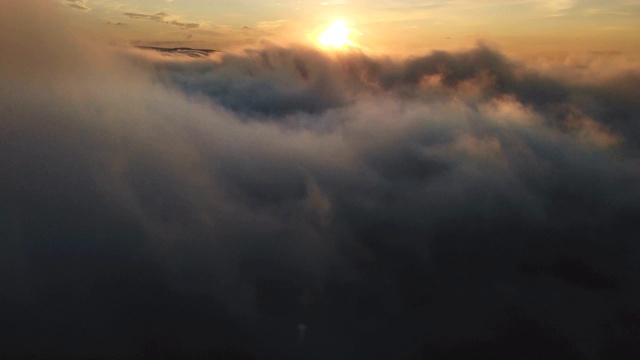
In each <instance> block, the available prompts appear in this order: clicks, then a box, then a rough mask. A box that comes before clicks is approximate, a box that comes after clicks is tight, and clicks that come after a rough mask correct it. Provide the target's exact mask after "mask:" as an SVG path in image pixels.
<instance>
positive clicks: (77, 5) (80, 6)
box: [65, 0, 91, 11]
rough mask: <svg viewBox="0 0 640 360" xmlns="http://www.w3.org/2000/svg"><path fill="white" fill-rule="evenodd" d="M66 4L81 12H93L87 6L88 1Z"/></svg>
mask: <svg viewBox="0 0 640 360" xmlns="http://www.w3.org/2000/svg"><path fill="white" fill-rule="evenodd" d="M65 3H66V4H67V5H68V6H70V7H72V8H74V9H76V10H80V11H89V10H91V8H89V7H88V6H86V4H87V0H65Z"/></svg>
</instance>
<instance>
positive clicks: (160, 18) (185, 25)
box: [122, 12, 200, 29]
mask: <svg viewBox="0 0 640 360" xmlns="http://www.w3.org/2000/svg"><path fill="white" fill-rule="evenodd" d="M122 15H124V16H127V17H130V18H132V19H139V20H150V21H155V22H159V23H163V24H169V25H174V26H178V27H180V28H181V29H195V28H198V27H200V24H198V23H192V22H181V21H178V20H169V18H170V17H171V16H170V15H169V14H167V13H165V12H159V13H156V14H141V13H132V12H127V13H123V14H122Z"/></svg>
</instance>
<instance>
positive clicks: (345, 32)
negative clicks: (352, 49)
mask: <svg viewBox="0 0 640 360" xmlns="http://www.w3.org/2000/svg"><path fill="white" fill-rule="evenodd" d="M350 32H351V30H349V28H348V27H347V23H346V22H345V21H344V20H336V21H335V22H334V23H333V24H331V26H329V28H328V29H327V30H325V32H323V33H322V34H320V35H319V36H318V42H319V43H320V45H322V46H325V47H334V48H340V47H343V46H345V45H353V44H354V43H353V42H352V41H351V40H349V33H350Z"/></svg>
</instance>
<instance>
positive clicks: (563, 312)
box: [0, 1, 640, 359]
mask: <svg viewBox="0 0 640 360" xmlns="http://www.w3.org/2000/svg"><path fill="white" fill-rule="evenodd" d="M1 6H2V10H3V11H0V14H2V15H0V16H1V17H2V18H3V21H1V22H0V23H2V24H3V25H4V26H6V29H9V30H11V31H8V32H4V31H3V32H2V33H0V45H2V47H3V48H5V49H11V50H12V51H7V52H2V53H1V54H0V69H2V72H0V81H2V83H3V84H4V85H5V86H3V87H0V119H2V122H1V123H0V126H1V128H0V129H1V131H0V153H1V154H3V156H1V157H0V171H1V173H2V174H4V176H2V177H0V188H1V189H3V191H2V192H0V239H1V241H0V305H1V307H0V309H2V310H0V311H1V313H0V315H1V317H2V319H3V321H2V322H0V329H1V330H2V331H1V332H2V333H3V334H6V335H5V338H4V340H5V345H3V349H2V357H5V358H68V359H76V358H96V359H101V358H105V359H106V358H122V359H137V358H176V359H184V358H191V359H200V358H202V359H205V358H214V359H296V358H311V359H330V358H350V359H376V358H385V359H386V358H398V359H451V358H454V359H480V358H494V359H538V358H545V359H620V358H630V357H632V356H635V354H637V350H638V346H637V344H638V343H639V341H638V340H639V339H638V335H637V331H636V330H637V328H638V326H639V324H640V321H639V320H638V319H639V318H640V315H639V314H640V306H639V305H638V304H640V286H639V285H638V284H640V281H639V280H640V279H639V276H640V275H639V274H640V268H639V265H638V261H637V258H638V256H639V255H640V248H639V247H638V243H637V236H636V234H638V231H639V230H640V228H639V226H640V225H639V224H640V222H639V221H638V220H639V219H640V190H639V189H638V186H637V183H638V181H639V180H640V166H638V165H639V157H638V155H639V152H638V145H639V143H638V141H639V140H640V133H639V132H638V127H637V126H638V125H637V124H638V121H637V120H638V118H637V116H638V115H637V114H638V113H639V112H638V111H636V110H640V109H638V106H639V104H640V101H639V100H640V99H638V94H640V91H639V90H640V82H639V81H638V78H639V77H638V74H637V73H635V72H628V73H622V74H617V75H616V76H613V77H609V78H608V80H598V81H574V80H568V79H566V78H563V77H562V76H552V75H548V74H547V73H545V72H541V71H536V70H533V69H532V68H531V67H530V66H528V65H527V64H523V63H517V62H515V61H513V60H510V59H509V58H507V57H505V56H504V55H502V54H501V53H500V52H499V51H498V50H495V49H491V48H489V47H486V46H478V48H476V49H473V50H469V51H461V52H434V53H432V54H428V55H425V56H420V57H415V58H412V59H405V60H400V59H393V58H379V57H371V56H368V55H367V54H364V53H359V52H345V53H339V54H332V55H331V54H326V53H323V52H321V51H318V50H316V49H311V48H305V47H295V46H290V47H278V46H275V45H270V44H265V45H264V46H263V47H261V48H259V49H251V50H247V51H244V52H241V53H233V54H232V53H228V54H220V55H219V56H217V57H212V58H207V59H189V58H185V57H166V56H159V55H157V54H156V53H154V52H148V51H145V52H143V51H140V50H138V49H117V48H114V47H109V46H104V47H102V46H99V45H87V44H86V43H75V42H74V41H73V40H72V39H74V38H75V37H76V35H72V34H71V33H66V32H65V31H66V30H65V27H64V26H59V24H51V23H49V22H50V21H55V19H56V17H53V20H52V17H51V16H50V13H49V9H48V8H46V6H47V5H46V4H44V3H42V2H36V1H33V2H21V3H19V4H18V3H3V4H2V5H1ZM162 17H163V18H164V15H163V16H162ZM25 19H31V21H26V20H25ZM34 19H35V20H38V21H33V20H34ZM26 27H28V28H26ZM9 33H10V34H12V36H8V35H7V34H9ZM18 40H19V44H20V45H21V46H15V44H16V43H17V41H18ZM87 46H94V47H92V48H87ZM34 54H37V56H34ZM96 54H99V58H98V59H96V58H94V57H96ZM610 70H611V69H606V71H607V72H610ZM603 71H605V70H603ZM596 75H598V77H600V75H599V74H594V78H596ZM302 332H304V333H302Z"/></svg>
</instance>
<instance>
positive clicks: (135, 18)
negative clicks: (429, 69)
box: [62, 0, 640, 55]
mask: <svg viewBox="0 0 640 360" xmlns="http://www.w3.org/2000/svg"><path fill="white" fill-rule="evenodd" d="M62 5H66V6H69V7H71V8H73V9H75V10H78V11H79V12H82V14H77V16H76V17H75V19H74V20H75V21H77V22H82V23H84V24H85V26H86V27H87V28H88V29H90V30H91V31H94V32H96V33H98V34H101V35H103V36H108V37H111V38H112V39H114V40H119V41H135V42H142V43H148V44H150V43H156V44H171V45H179V44H183V45H186V44H191V45H194V46H202V47H208V48H214V49H220V50H224V49H227V48H229V47H232V46H234V45H246V44H250V43H256V42H258V41H260V40H263V39H266V38H269V39H271V40H272V41H279V42H301V43H304V42H313V41H314V40H315V36H316V34H317V33H318V31H322V29H324V28H326V27H327V26H329V25H330V24H331V23H332V22H334V21H335V20H338V19H341V20H344V21H346V22H347V23H348V25H349V27H350V28H351V29H352V30H353V31H352V37H353V41H354V42H357V43H358V44H359V45H360V46H362V47H365V48H367V49H368V50H369V51H380V52H386V53H389V52H394V53H398V54H412V55H415V54H416V53H417V52H419V51H426V50H430V49H434V48H441V49H452V48H461V47H467V48H468V47H472V46H474V45H475V43H476V42H477V41H478V40H483V41H486V42H491V43H495V44H496V45H499V46H502V47H505V48H508V49H509V50H510V51H512V52H515V53H527V54H533V53H538V52H557V51H583V52H584V51H622V52H631V53H635V54H637V53H638V52H639V51H640V49H639V47H638V44H639V43H640V35H639V34H640V25H639V23H640V22H639V21H638V18H639V17H640V2H639V1H636V0H615V1H600V0H586V1H575V0H549V1H546V0H498V1H486V0H481V1H477V0H476V1H470V0H444V1H442V0H441V1H422V0H403V1H401V0H396V1H392V0H384V1H366V0H359V1H348V0H342V1H259V0H253V1H251V0H240V1H213V0H173V1H166V0H143V1H127V0H120V1H100V0H64V1H62ZM155 14H162V15H161V16H157V17H156V18H152V17H153V15H155ZM105 24H111V25H112V26H110V27H109V26H105ZM114 24H115V25H114Z"/></svg>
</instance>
